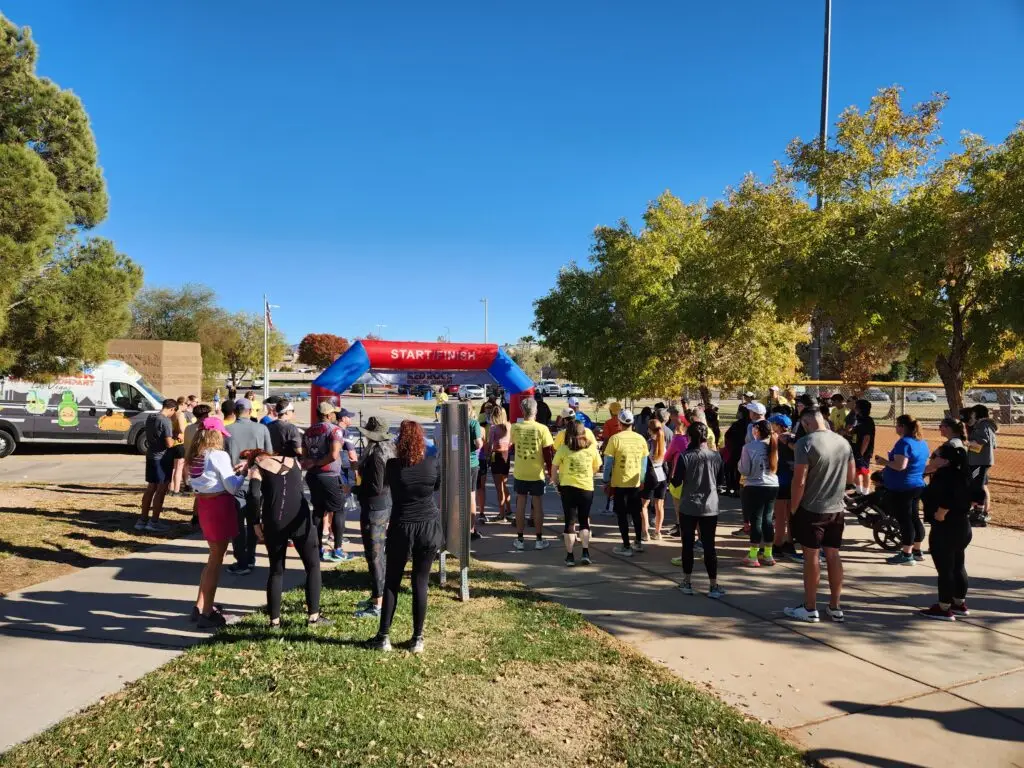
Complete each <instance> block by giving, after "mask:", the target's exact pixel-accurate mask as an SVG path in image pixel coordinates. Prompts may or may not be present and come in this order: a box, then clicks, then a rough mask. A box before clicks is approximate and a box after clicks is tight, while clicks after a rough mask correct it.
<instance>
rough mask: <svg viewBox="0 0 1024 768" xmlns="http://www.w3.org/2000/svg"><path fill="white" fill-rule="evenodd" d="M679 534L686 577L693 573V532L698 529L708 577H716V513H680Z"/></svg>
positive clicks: (714, 578) (713, 579) (713, 578)
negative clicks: (695, 515) (707, 514)
mask: <svg viewBox="0 0 1024 768" xmlns="http://www.w3.org/2000/svg"><path fill="white" fill-rule="evenodd" d="M679 527H680V531H681V533H680V535H681V536H682V537H683V573H684V574H686V576H687V577H689V576H690V574H691V573H693V534H694V532H695V531H696V530H697V529H698V528H699V529H700V543H701V544H703V545H704V567H705V568H707V571H708V578H709V579H711V580H712V581H715V580H716V579H717V578H718V552H717V551H716V550H715V529H716V528H717V527H718V515H710V516H708V517H691V516H690V515H682V516H680V518H679Z"/></svg>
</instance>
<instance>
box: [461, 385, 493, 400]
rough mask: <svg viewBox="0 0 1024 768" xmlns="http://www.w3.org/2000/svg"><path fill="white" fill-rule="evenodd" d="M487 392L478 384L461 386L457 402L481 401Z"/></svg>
mask: <svg viewBox="0 0 1024 768" xmlns="http://www.w3.org/2000/svg"><path fill="white" fill-rule="evenodd" d="M486 397H487V390H485V389H484V388H483V387H482V386H480V385H479V384H463V385H462V387H461V388H460V389H459V400H483V399H484V398H486Z"/></svg>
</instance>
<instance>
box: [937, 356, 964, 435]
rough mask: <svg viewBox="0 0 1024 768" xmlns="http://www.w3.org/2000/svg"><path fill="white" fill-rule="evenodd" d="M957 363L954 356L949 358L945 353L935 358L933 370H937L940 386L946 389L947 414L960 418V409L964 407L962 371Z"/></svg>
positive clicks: (961, 366) (960, 365)
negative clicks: (940, 380) (940, 381)
mask: <svg viewBox="0 0 1024 768" xmlns="http://www.w3.org/2000/svg"><path fill="white" fill-rule="evenodd" d="M951 357H952V356H951ZM958 363H959V361H958V360H956V359H955V358H954V359H953V360H951V359H950V358H947V357H946V356H945V355H939V356H938V357H936V358H935V370H936V371H938V373H939V378H940V379H942V386H943V387H944V388H945V390H946V403H947V404H948V405H949V411H948V415H949V416H952V417H953V418H954V419H958V418H960V409H961V408H963V407H964V371H963V365H962V364H958Z"/></svg>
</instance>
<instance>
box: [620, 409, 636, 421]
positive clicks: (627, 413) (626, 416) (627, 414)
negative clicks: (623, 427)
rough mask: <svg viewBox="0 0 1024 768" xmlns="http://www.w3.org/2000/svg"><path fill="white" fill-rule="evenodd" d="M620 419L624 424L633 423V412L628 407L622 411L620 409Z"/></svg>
mask: <svg viewBox="0 0 1024 768" xmlns="http://www.w3.org/2000/svg"><path fill="white" fill-rule="evenodd" d="M619 421H621V422H622V423H623V424H632V423H633V412H632V411H631V410H629V409H628V408H623V409H622V410H621V411H619Z"/></svg>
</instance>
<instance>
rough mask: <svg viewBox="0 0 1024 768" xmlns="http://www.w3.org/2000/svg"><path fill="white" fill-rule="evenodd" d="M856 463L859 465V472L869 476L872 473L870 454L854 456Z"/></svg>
mask: <svg viewBox="0 0 1024 768" xmlns="http://www.w3.org/2000/svg"><path fill="white" fill-rule="evenodd" d="M854 463H855V464H856V465H857V474H858V475H863V476H865V477H867V476H868V475H870V474H871V457H870V456H858V457H856V458H854Z"/></svg>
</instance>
